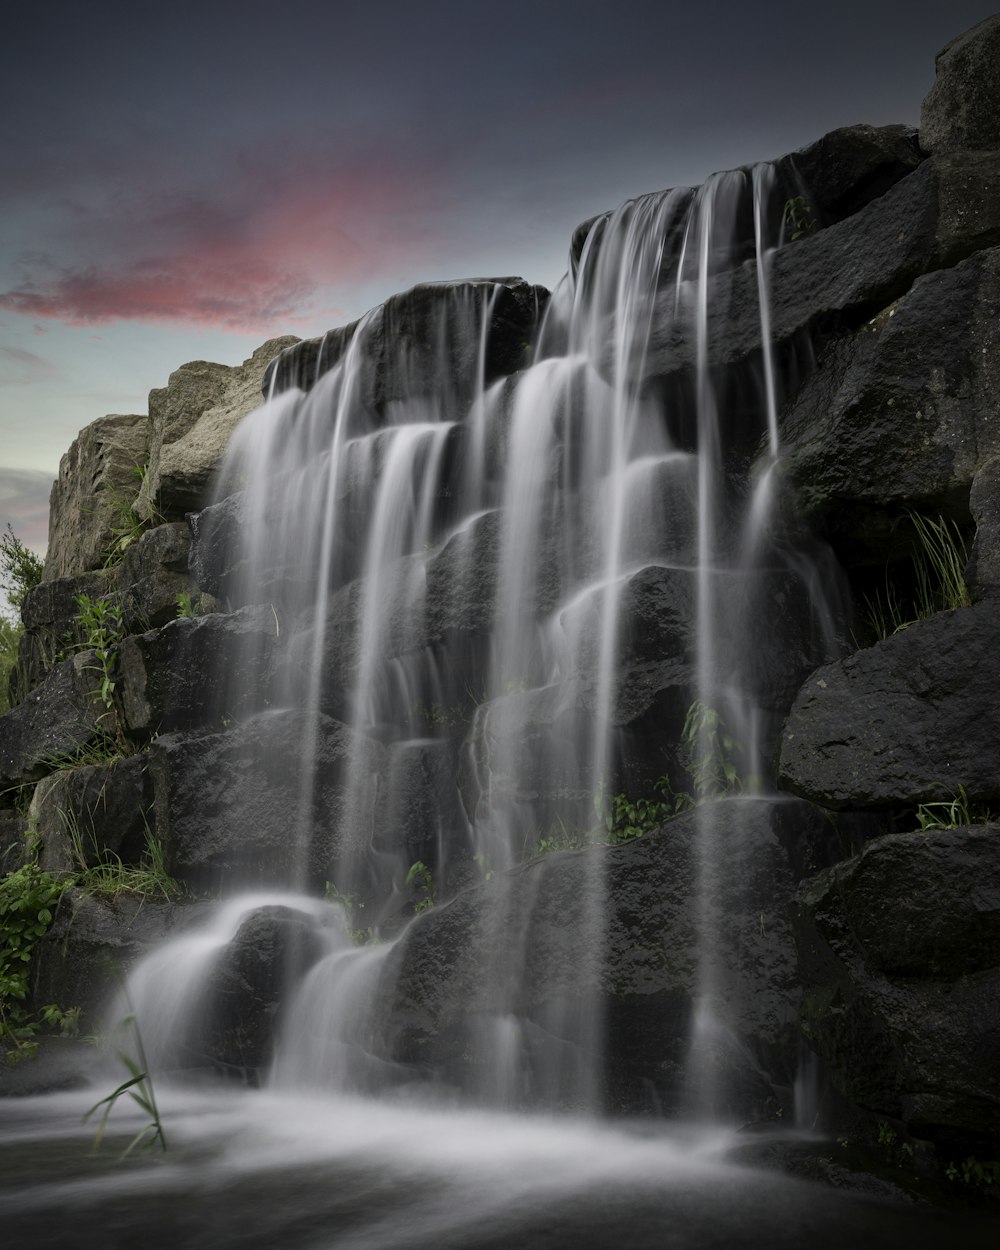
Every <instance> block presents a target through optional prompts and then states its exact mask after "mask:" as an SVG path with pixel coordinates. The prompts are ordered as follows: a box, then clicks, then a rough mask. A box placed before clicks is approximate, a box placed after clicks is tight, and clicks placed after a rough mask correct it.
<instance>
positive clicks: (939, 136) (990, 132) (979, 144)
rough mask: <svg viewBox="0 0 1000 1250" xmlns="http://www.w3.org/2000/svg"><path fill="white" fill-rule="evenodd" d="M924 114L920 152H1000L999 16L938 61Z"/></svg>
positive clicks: (974, 30)
mask: <svg viewBox="0 0 1000 1250" xmlns="http://www.w3.org/2000/svg"><path fill="white" fill-rule="evenodd" d="M936 71H937V72H936V74H935V78H934V85H933V86H932V87H931V89H930V91H929V92H928V93H927V96H926V97H925V99H924V102H923V106H922V107H921V110H920V146H921V147H922V148H923V149H924V151H926V152H942V151H949V150H951V149H954V148H974V149H980V150H982V149H985V150H986V151H996V150H997V149H1000V16H993V17H988V18H987V19H986V21H984V22H980V23H979V25H978V26H973V28H972V29H971V30H967V31H966V32H965V34H964V35H959V36H958V38H957V39H953V40H952V41H951V43H949V44H946V45H945V46H944V47H943V48H942V49H941V51H940V52H939V53H938V55H937V64H936Z"/></svg>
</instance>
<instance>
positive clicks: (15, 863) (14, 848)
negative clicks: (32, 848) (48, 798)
mask: <svg viewBox="0 0 1000 1250" xmlns="http://www.w3.org/2000/svg"><path fill="white" fill-rule="evenodd" d="M27 832H28V822H27V820H26V819H25V818H24V817H23V816H21V815H19V814H18V813H17V812H5V811H0V876H4V875H6V874H7V873H8V872H13V871H14V870H15V869H17V868H20V867H21V865H22V864H23V863H25V861H26V859H27V842H26V835H27Z"/></svg>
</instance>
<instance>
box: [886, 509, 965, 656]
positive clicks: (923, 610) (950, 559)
mask: <svg viewBox="0 0 1000 1250" xmlns="http://www.w3.org/2000/svg"><path fill="white" fill-rule="evenodd" d="M907 516H908V517H909V519H910V523H911V524H912V526H913V531H914V546H913V551H912V554H911V560H912V565H913V577H914V584H913V590H912V592H910V593H907V594H905V595H903V594H901V593H900V592H899V590H898V589H897V588H896V586H894V585H893V583H892V582H891V581H890V580H889V576H888V572H887V574H886V579H885V587H884V589H883V590H881V591H876V592H875V594H874V595H865V596H864V599H863V603H864V615H865V619H866V623H867V625H868V627H869V629H870V631H871V633H872V634H874V636H875V638H876V639H878V640H884V639H886V638H891V637H892V635H893V634H898V633H899V632H900V631H901V630H904V629H907V628H908V627H909V626H910V625H913V624H915V623H916V622H917V621H922V620H926V619H927V618H928V617H931V616H935V615H936V614H937V613H938V612H945V611H953V610H955V609H957V608H967V607H969V606H970V605H971V603H972V596H971V594H970V593H969V588H968V586H967V585H966V582H965V566H966V564H967V562H968V559H969V553H968V547H967V544H966V540H965V536H964V535H963V534H962V531H961V529H960V527H959V526H958V525H957V524H956V522H954V521H950V520H948V518H947V517H940V516H939V517H928V516H922V515H921V514H920V513H918V512H913V511H911V510H908V511H907Z"/></svg>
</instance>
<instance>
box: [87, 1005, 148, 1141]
mask: <svg viewBox="0 0 1000 1250" xmlns="http://www.w3.org/2000/svg"><path fill="white" fill-rule="evenodd" d="M126 998H127V995H126ZM129 1005H130V1006H131V1004H129ZM129 1027H131V1029H132V1032H133V1035H134V1044H135V1049H136V1055H137V1056H138V1058H133V1057H132V1056H131V1055H130V1054H129V1053H128V1051H126V1050H124V1049H121V1048H119V1049H118V1050H117V1052H116V1053H117V1055H118V1058H119V1060H120V1061H121V1063H122V1064H123V1065H124V1066H125V1069H126V1071H127V1072H128V1073H129V1079H128V1080H127V1081H123V1082H122V1083H121V1085H119V1086H118V1088H117V1089H116V1090H113V1091H112V1092H111V1093H110V1094H108V1095H107V1097H106V1098H102V1099H101V1100H100V1101H99V1102H95V1103H94V1105H93V1106H92V1107H91V1108H90V1110H89V1111H87V1112H86V1113H85V1114H84V1117H83V1123H84V1124H86V1123H87V1121H88V1120H89V1119H90V1117H91V1116H92V1115H93V1114H94V1113H95V1112H96V1111H97V1110H98V1108H100V1107H103V1108H104V1111H103V1112H102V1113H101V1118H100V1120H99V1121H98V1125H97V1133H96V1134H95V1136H94V1149H95V1150H96V1149H97V1148H98V1147H99V1146H100V1144H101V1142H102V1141H103V1139H104V1132H105V1130H106V1128H107V1126H108V1117H109V1116H110V1115H111V1112H112V1110H113V1109H114V1105H115V1103H116V1102H117V1101H118V1099H119V1098H121V1097H122V1096H123V1095H125V1094H128V1096H129V1098H131V1099H132V1101H133V1102H134V1103H136V1105H137V1106H138V1107H139V1108H140V1109H141V1110H142V1111H144V1112H145V1113H146V1115H148V1116H149V1122H148V1123H147V1124H144V1125H143V1126H142V1128H141V1129H140V1130H139V1132H138V1133H136V1135H135V1137H133V1138H132V1140H131V1142H129V1144H128V1145H127V1146H126V1147H125V1149H124V1150H123V1151H122V1155H121V1157H122V1158H123V1159H124V1158H127V1156H128V1155H130V1154H131V1153H132V1151H133V1150H135V1149H136V1147H137V1146H140V1145H145V1146H147V1147H153V1146H155V1145H156V1144H157V1142H158V1143H159V1145H160V1148H161V1150H164V1151H166V1149H167V1136H166V1133H164V1131H163V1121H162V1120H161V1118H160V1110H159V1107H158V1106H157V1105H156V1094H155V1092H154V1090H153V1081H152V1078H151V1077H150V1075H149V1064H148V1062H147V1060H146V1050H145V1047H144V1046H143V1044H142V1034H141V1033H140V1032H139V1024H138V1022H137V1020H136V1018H135V1012H134V1011H133V1012H132V1013H131V1014H129V1015H127V1016H126V1017H125V1019H124V1020H123V1021H122V1022H121V1024H120V1025H119V1027H118V1032H119V1033H121V1032H122V1031H124V1030H125V1029H127V1028H129Z"/></svg>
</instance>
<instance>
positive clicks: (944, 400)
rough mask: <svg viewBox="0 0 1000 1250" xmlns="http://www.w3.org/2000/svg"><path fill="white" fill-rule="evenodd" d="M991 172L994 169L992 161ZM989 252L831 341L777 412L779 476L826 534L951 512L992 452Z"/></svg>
mask: <svg viewBox="0 0 1000 1250" xmlns="http://www.w3.org/2000/svg"><path fill="white" fill-rule="evenodd" d="M998 166H1000V161H998ZM998 326H1000V248H991V249H989V250H987V251H983V252H979V253H977V254H976V255H975V256H972V257H970V258H969V259H968V260H966V261H964V262H962V263H961V264H959V265H956V266H955V267H954V268H953V269H946V270H942V271H939V272H937V273H932V274H927V275H926V276H924V277H921V278H918V279H917V281H916V282H915V283H914V284H913V287H912V288H911V290H910V291H909V292H908V293H907V294H906V295H904V296H903V297H902V298H900V299H899V300H897V301H896V302H895V303H894V304H892V305H891V306H890V307H888V308H886V309H885V310H884V311H883V312H882V313H880V314H879V315H878V316H877V317H876V318H874V319H873V320H872V321H871V322H870V323H869V324H868V325H866V326H864V327H863V328H862V329H860V330H858V331H857V332H856V333H854V334H853V335H849V336H847V337H844V338H838V339H835V340H834V341H833V342H832V343H831V344H830V346H829V347H828V348H827V352H826V355H825V357H824V358H823V360H822V362H821V367H820V368H819V369H817V370H816V372H815V373H814V374H813V375H812V376H811V377H810V378H809V379H808V380H807V381H806V382H805V384H804V385H803V386H802V388H801V389H800V390H799V392H798V395H797V396H796V397H795V399H794V401H792V403H791V404H789V406H788V407H787V408H786V409H785V412H784V413H783V414H782V437H783V441H784V444H785V447H786V455H785V458H784V460H783V466H782V467H783V472H784V473H785V475H786V477H787V478H788V479H789V480H790V481H791V482H792V483H793V484H794V486H795V488H796V490H797V495H798V499H799V502H800V504H801V506H802V507H803V508H804V510H805V511H806V513H807V514H809V515H811V516H812V517H814V518H816V519H819V520H821V521H823V522H825V523H827V524H828V525H829V527H830V528H831V529H833V530H834V531H836V532H837V533H858V532H863V531H864V528H865V525H866V523H867V524H869V525H870V524H871V523H872V522H871V517H872V514H873V513H876V512H882V511H884V510H886V509H887V508H891V507H892V506H894V505H895V506H896V507H897V508H898V507H901V505H902V504H903V503H904V502H906V503H908V504H909V506H911V507H919V508H924V509H936V510H937V511H955V510H957V509H959V508H960V507H961V504H962V503H963V502H964V501H965V500H966V499H967V498H968V492H969V488H970V485H971V482H972V479H973V477H974V476H975V473H976V471H977V469H978V466H979V465H980V464H982V463H983V461H984V460H985V459H987V458H988V457H989V456H991V455H993V454H996V452H997V451H998V450H1000V415H998V412H997V405H996V396H997V394H998V393H1000V329H998Z"/></svg>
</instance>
